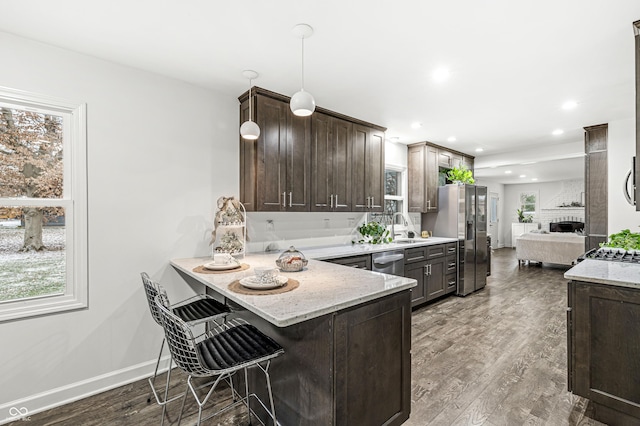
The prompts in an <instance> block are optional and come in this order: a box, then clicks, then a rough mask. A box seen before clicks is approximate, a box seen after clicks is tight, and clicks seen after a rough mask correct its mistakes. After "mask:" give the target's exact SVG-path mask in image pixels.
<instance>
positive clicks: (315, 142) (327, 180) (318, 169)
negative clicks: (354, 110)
mask: <svg viewBox="0 0 640 426" xmlns="http://www.w3.org/2000/svg"><path fill="white" fill-rule="evenodd" d="M311 117H312V119H311V209H312V210H313V211H318V212H331V211H350V210H351V146H352V145H353V123H350V122H348V121H346V120H342V119H340V118H336V117H331V116H330V115H327V114H323V113H320V112H316V113H314V114H313V115H312V116H311Z"/></svg>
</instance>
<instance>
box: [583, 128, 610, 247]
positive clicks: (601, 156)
mask: <svg viewBox="0 0 640 426" xmlns="http://www.w3.org/2000/svg"><path fill="white" fill-rule="evenodd" d="M584 130H585V134H584V148H585V153H586V156H585V169H584V172H585V179H584V182H585V188H584V189H585V208H584V217H585V220H584V230H585V233H586V238H585V245H586V247H585V251H586V250H590V249H592V248H596V247H599V244H600V243H601V242H604V241H607V237H608V234H607V220H608V216H607V204H608V202H607V193H608V190H607V182H608V179H607V176H608V174H607V133H608V125H607V124H599V125H597V126H590V127H585V128H584Z"/></svg>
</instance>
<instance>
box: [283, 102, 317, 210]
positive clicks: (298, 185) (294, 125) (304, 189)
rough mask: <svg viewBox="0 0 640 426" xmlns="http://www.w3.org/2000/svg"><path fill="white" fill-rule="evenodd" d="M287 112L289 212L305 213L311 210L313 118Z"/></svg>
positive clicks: (286, 166) (287, 190)
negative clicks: (310, 168)
mask: <svg viewBox="0 0 640 426" xmlns="http://www.w3.org/2000/svg"><path fill="white" fill-rule="evenodd" d="M285 106H286V110H287V139H286V155H285V158H286V160H285V161H286V163H285V170H286V179H287V180H286V189H285V191H286V195H287V200H286V202H287V208H286V210H287V211H296V212H304V211H307V212H308V211H310V209H311V185H310V173H309V167H310V164H311V139H310V135H311V128H310V126H311V117H298V116H296V115H293V113H292V112H291V109H290V108H289V104H288V103H285Z"/></svg>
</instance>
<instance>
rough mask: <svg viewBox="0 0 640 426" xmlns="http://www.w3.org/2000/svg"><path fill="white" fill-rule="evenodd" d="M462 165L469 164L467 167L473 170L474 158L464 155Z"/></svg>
mask: <svg viewBox="0 0 640 426" xmlns="http://www.w3.org/2000/svg"><path fill="white" fill-rule="evenodd" d="M462 165H464V166H467V169H469V170H471V171H473V158H471V157H466V156H464V157H462Z"/></svg>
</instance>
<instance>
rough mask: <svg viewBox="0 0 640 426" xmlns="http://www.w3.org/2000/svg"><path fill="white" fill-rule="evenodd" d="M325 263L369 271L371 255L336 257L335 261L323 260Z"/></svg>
mask: <svg viewBox="0 0 640 426" xmlns="http://www.w3.org/2000/svg"><path fill="white" fill-rule="evenodd" d="M324 261H325V262H330V263H336V264H338V265H344V266H349V267H351V268H358V269H366V270H367V271H370V270H371V255H369V254H364V255H360V256H349V257H338V258H335V259H325V260H324Z"/></svg>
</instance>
